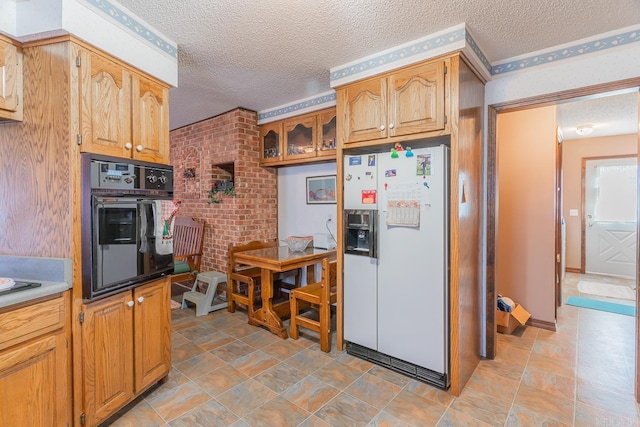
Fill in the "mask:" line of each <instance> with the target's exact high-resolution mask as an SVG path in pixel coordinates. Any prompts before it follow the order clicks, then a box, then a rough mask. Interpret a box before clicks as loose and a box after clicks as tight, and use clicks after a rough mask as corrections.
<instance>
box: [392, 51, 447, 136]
mask: <svg viewBox="0 0 640 427" xmlns="http://www.w3.org/2000/svg"><path fill="white" fill-rule="evenodd" d="M444 69H445V68H444V62H443V61H438V62H436V63H431V64H426V65H421V66H419V67H414V68H409V69H407V70H401V71H398V72H397V73H394V74H392V75H391V76H390V77H389V94H390V95H389V123H388V127H389V136H401V135H410V134H414V133H421V132H431V131H435V130H441V129H444V125H445V121H444V97H445V94H444V89H445V85H444V77H445V75H444Z"/></svg>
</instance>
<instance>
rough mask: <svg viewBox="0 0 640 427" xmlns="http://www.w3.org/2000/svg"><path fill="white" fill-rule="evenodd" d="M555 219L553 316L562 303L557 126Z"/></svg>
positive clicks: (557, 142)
mask: <svg viewBox="0 0 640 427" xmlns="http://www.w3.org/2000/svg"><path fill="white" fill-rule="evenodd" d="M555 187H556V197H555V205H556V206H555V221H556V268H555V273H556V274H555V280H556V283H555V292H556V306H555V308H554V313H553V317H554V318H557V317H558V307H560V306H561V305H562V258H563V253H562V197H563V196H562V192H563V185H562V135H561V134H560V130H559V128H558V126H556V176H555Z"/></svg>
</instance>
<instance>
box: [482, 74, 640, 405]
mask: <svg viewBox="0 0 640 427" xmlns="http://www.w3.org/2000/svg"><path fill="white" fill-rule="evenodd" d="M638 87H640V77H634V78H630V79H625V80H617V81H613V82H608V83H601V84H597V85H592V86H586V87H581V88H577V89H570V90H565V91H561V92H554V93H549V94H544V95H539V96H535V97H529V98H522V99H517V100H513V101H508V102H503V103H498V104H492V105H489V106H488V107H487V108H488V124H487V129H488V131H487V212H486V215H487V232H486V240H485V247H486V250H487V253H486V260H487V261H486V263H487V265H486V269H487V277H486V292H487V297H488V296H489V295H490V294H493V295H495V292H496V283H495V251H496V224H495V218H496V213H497V207H498V206H497V194H495V193H493V192H492V191H495V190H496V188H497V187H496V185H497V182H496V181H497V174H496V165H497V157H496V120H497V115H498V114H499V113H504V112H508V111H515V110H519V109H528V108H537V107H542V106H544V105H550V104H554V103H557V102H559V101H564V100H568V99H572V98H581V97H595V96H596V95H598V94H601V93H604V92H610V91H615V90H623V89H630V88H638ZM638 104H639V107H640V97H639V100H638ZM638 120H639V121H640V112H639V117H638ZM638 149H639V150H640V127H639V129H638ZM639 201H640V198H639ZM639 211H640V210H639ZM639 224H640V222H639ZM637 235H638V239H639V240H638V242H637V245H638V247H640V233H637ZM638 252H640V251H638ZM636 256H638V255H636ZM638 260H639V264H638V265H640V256H638ZM636 280H640V271H637V272H636ZM636 309H640V299H638V298H637V299H636ZM486 310H487V313H490V312H492V311H495V300H489V299H488V298H487V307H486ZM491 317H492V316H487V329H486V331H487V334H486V337H485V339H486V348H487V354H486V357H487V358H490V359H492V358H494V357H495V351H494V352H493V353H490V352H489V349H490V348H494V349H495V346H493V347H492V342H493V343H495V340H496V334H497V330H496V323H495V318H494V319H491ZM491 320H493V321H491ZM492 332H493V333H492ZM639 333H640V316H638V317H636V337H637V336H638V334H639ZM639 343H640V340H638V339H637V338H636V342H635V347H636V371H635V396H636V401H637V402H640V360H639V359H640V357H638V355H640V345H639Z"/></svg>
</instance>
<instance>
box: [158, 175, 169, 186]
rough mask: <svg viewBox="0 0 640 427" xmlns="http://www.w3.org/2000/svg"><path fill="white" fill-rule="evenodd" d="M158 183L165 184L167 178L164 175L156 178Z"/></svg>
mask: <svg viewBox="0 0 640 427" xmlns="http://www.w3.org/2000/svg"><path fill="white" fill-rule="evenodd" d="M158 181H160V184H166V183H167V177H166V176H164V175H160V178H158Z"/></svg>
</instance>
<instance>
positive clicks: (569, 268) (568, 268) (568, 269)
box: [564, 267, 582, 274]
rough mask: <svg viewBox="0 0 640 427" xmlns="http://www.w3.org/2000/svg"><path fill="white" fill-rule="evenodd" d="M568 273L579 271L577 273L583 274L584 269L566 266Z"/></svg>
mask: <svg viewBox="0 0 640 427" xmlns="http://www.w3.org/2000/svg"><path fill="white" fill-rule="evenodd" d="M564 270H565V271H566V272H567V273H577V274H582V271H580V269H579V268H572V267H566V268H565V269H564Z"/></svg>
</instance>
